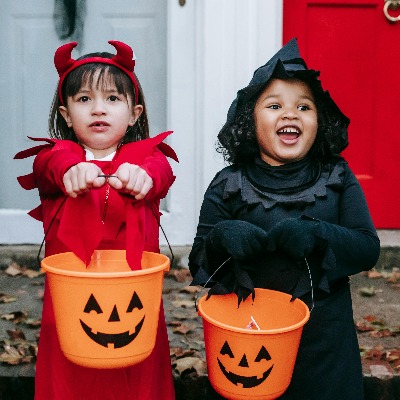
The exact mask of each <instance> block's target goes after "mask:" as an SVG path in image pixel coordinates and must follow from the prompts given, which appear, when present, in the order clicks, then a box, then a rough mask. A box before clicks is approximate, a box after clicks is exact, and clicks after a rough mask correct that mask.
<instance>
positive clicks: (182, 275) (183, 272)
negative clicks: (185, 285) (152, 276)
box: [168, 268, 192, 282]
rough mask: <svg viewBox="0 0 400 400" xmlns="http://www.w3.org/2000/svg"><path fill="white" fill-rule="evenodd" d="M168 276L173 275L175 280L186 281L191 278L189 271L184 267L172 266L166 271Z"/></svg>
mask: <svg viewBox="0 0 400 400" xmlns="http://www.w3.org/2000/svg"><path fill="white" fill-rule="evenodd" d="M168 275H169V276H173V277H174V278H175V280H176V281H177V282H186V281H189V280H191V279H192V275H191V274H190V271H189V270H188V269H186V268H181V269H178V268H173V269H171V270H170V271H169V273H168Z"/></svg>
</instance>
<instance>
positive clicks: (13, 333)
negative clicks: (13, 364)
mask: <svg viewBox="0 0 400 400" xmlns="http://www.w3.org/2000/svg"><path fill="white" fill-rule="evenodd" d="M7 333H8V336H9V337H10V339H11V340H15V339H22V340H25V339H26V337H25V334H24V332H22V330H21V329H9V330H7Z"/></svg>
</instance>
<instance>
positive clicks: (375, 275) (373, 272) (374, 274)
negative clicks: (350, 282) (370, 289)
mask: <svg viewBox="0 0 400 400" xmlns="http://www.w3.org/2000/svg"><path fill="white" fill-rule="evenodd" d="M368 278H369V279H376V278H382V274H381V273H380V272H378V271H376V270H375V269H372V270H371V271H368Z"/></svg>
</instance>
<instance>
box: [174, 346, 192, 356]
mask: <svg viewBox="0 0 400 400" xmlns="http://www.w3.org/2000/svg"><path fill="white" fill-rule="evenodd" d="M169 354H170V356H174V357H176V358H182V357H189V356H192V355H193V354H194V350H192V349H183V348H182V347H171V348H170V350H169Z"/></svg>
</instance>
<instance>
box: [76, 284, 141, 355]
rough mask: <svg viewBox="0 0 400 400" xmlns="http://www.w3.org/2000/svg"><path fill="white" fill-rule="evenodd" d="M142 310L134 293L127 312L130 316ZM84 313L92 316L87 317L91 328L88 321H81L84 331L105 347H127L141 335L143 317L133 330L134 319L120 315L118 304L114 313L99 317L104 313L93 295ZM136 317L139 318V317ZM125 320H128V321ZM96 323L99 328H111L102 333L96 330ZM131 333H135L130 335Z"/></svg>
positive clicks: (114, 306) (113, 309)
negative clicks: (135, 311)
mask: <svg viewBox="0 0 400 400" xmlns="http://www.w3.org/2000/svg"><path fill="white" fill-rule="evenodd" d="M142 308H143V305H142V302H141V301H140V298H139V296H138V295H137V294H136V292H134V293H133V295H132V298H131V300H130V302H129V305H128V308H127V309H126V311H125V312H126V314H129V313H133V311H134V310H135V309H138V310H141V309H142ZM83 312H84V313H86V314H88V315H91V316H90V317H89V316H87V317H86V319H88V318H90V319H91V323H90V325H91V326H89V325H88V324H87V323H89V322H88V321H87V323H85V322H83V321H82V319H80V320H79V321H80V323H81V326H82V328H83V330H84V331H85V333H86V334H87V335H88V336H89V337H90V339H92V340H93V341H94V342H96V343H97V344H99V345H101V346H104V347H108V345H109V344H110V345H113V346H114V348H115V349H117V348H120V347H124V346H127V345H128V344H129V343H131V342H132V341H133V340H134V339H135V338H136V336H137V335H138V334H139V332H140V330H141V328H142V326H143V322H144V316H143V317H142V319H141V320H140V321H139V323H138V324H136V325H135V326H133V329H132V325H133V324H132V319H128V318H126V315H125V314H122V313H120V312H121V311H120V312H118V309H117V305H116V304H114V305H113V308H112V311H111V313H109V314H108V315H103V316H100V315H97V314H104V313H103V310H102V308H101V307H100V304H99V303H98V302H97V300H96V298H95V296H94V295H93V294H91V295H90V297H89V299H88V301H87V303H86V306H85V308H84V310H83ZM135 317H136V318H137V316H135ZM99 318H104V319H103V320H102V321H97V320H96V319H99ZM124 319H126V321H125V320H124ZM96 322H98V325H97V326H109V329H107V332H101V331H100V330H99V329H96ZM100 323H101V325H100ZM103 329H104V328H103ZM129 332H133V333H131V334H130V333H129Z"/></svg>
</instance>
